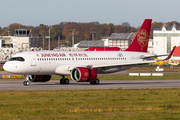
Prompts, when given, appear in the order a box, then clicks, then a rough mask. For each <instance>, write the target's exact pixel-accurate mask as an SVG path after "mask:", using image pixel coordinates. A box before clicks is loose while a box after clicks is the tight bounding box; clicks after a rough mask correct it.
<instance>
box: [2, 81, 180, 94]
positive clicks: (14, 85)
mask: <svg viewBox="0 0 180 120" xmlns="http://www.w3.org/2000/svg"><path fill="white" fill-rule="evenodd" d="M23 81H24V79H0V91H8V90H15V91H17V90H26V91H32V90H93V89H142V88H143V89H146V88H149V89H151V88H180V80H101V81H100V84H99V85H90V83H89V82H84V83H82V82H74V81H70V84H69V85H61V84H59V80H51V81H49V82H43V83H42V82H41V83H36V82H31V83H30V85H29V86H24V85H23Z"/></svg>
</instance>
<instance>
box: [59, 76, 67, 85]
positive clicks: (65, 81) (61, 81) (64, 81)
mask: <svg viewBox="0 0 180 120" xmlns="http://www.w3.org/2000/svg"><path fill="white" fill-rule="evenodd" d="M62 77H63V78H62V79H60V84H69V79H68V78H65V77H64V76H62Z"/></svg>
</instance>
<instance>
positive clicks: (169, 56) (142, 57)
mask: <svg viewBox="0 0 180 120" xmlns="http://www.w3.org/2000/svg"><path fill="white" fill-rule="evenodd" d="M175 49H176V46H174V48H173V49H172V51H171V53H170V54H164V55H154V56H141V59H150V58H157V57H162V56H167V58H165V59H163V60H169V59H170V58H171V56H172V55H173V52H174V50H175ZM158 61H162V60H158Z"/></svg>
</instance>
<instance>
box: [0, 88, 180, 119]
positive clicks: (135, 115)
mask: <svg viewBox="0 0 180 120" xmlns="http://www.w3.org/2000/svg"><path fill="white" fill-rule="evenodd" d="M179 100H180V89H177V88H174V89H132V90H123V89H120V88H119V89H117V90H64V91H61V90H60V91H1V92H0V119H6V120H8V119H9V120H12V119H13V120H20V119H67V120H72V119H73V120H80V119H82V120H88V119H92V120H109V119H110V120H117V119H121V120H132V119H133V120H146V119H148V120H160V119H161V120H164V119H165V120H167V119H168V120H178V119H179V118H180V102H179Z"/></svg>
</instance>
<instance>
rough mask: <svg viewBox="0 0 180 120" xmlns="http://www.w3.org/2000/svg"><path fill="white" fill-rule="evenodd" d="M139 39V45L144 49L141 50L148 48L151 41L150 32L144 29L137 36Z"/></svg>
mask: <svg viewBox="0 0 180 120" xmlns="http://www.w3.org/2000/svg"><path fill="white" fill-rule="evenodd" d="M137 39H138V43H139V45H140V46H141V47H142V48H141V50H142V49H143V47H146V46H147V45H148V40H149V36H148V32H147V31H146V30H144V29H142V30H140V31H139V32H138V34H137Z"/></svg>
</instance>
